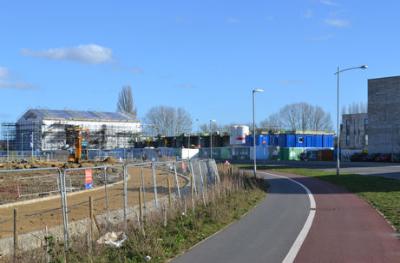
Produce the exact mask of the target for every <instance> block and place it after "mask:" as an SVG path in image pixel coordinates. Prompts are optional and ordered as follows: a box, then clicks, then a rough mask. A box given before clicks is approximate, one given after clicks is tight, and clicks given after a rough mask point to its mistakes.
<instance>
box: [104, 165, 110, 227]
mask: <svg viewBox="0 0 400 263" xmlns="http://www.w3.org/2000/svg"><path fill="white" fill-rule="evenodd" d="M104 199H105V205H106V214H107V230H108V229H109V228H110V210H109V209H108V189H107V166H105V167H104Z"/></svg>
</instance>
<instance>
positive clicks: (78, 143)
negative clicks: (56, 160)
mask: <svg viewBox="0 0 400 263" xmlns="http://www.w3.org/2000/svg"><path fill="white" fill-rule="evenodd" d="M66 130H67V134H69V136H70V138H69V141H73V142H74V146H75V147H74V152H73V153H71V154H70V155H69V156H68V162H74V163H80V161H81V160H82V149H83V147H82V145H83V135H82V132H83V131H87V129H83V128H81V127H80V126H70V127H67V128H66ZM85 157H86V159H87V157H88V156H87V153H86V154H85Z"/></svg>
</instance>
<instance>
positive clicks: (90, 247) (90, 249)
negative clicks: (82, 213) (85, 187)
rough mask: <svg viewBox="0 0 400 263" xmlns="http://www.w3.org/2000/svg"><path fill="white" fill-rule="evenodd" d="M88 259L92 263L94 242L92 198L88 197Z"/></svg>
mask: <svg viewBox="0 0 400 263" xmlns="http://www.w3.org/2000/svg"><path fill="white" fill-rule="evenodd" d="M89 224H90V226H89V231H90V233H89V242H88V243H89V257H90V261H92V253H93V240H94V233H93V201H92V196H89Z"/></svg>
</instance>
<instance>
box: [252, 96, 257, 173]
mask: <svg viewBox="0 0 400 263" xmlns="http://www.w3.org/2000/svg"><path fill="white" fill-rule="evenodd" d="M252 93H253V94H252V95H253V161H254V167H253V171H254V177H256V176H257V154H256V124H255V116H254V115H255V110H254V94H255V91H254V90H253V92H252Z"/></svg>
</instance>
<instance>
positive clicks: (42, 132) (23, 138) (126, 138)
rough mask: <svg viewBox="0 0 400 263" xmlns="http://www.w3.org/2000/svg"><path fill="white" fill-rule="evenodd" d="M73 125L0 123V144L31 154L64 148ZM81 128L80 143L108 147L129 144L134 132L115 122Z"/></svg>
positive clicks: (4, 148)
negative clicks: (81, 141)
mask: <svg viewBox="0 0 400 263" xmlns="http://www.w3.org/2000/svg"><path fill="white" fill-rule="evenodd" d="M74 126H76V125H72V124H68V123H65V122H64V123H63V122H53V123H51V124H50V125H49V124H43V123H35V122H30V123H2V124H1V142H2V143H1V144H0V147H1V149H0V150H2V151H6V152H8V153H7V155H10V154H11V152H14V153H15V152H17V153H18V154H22V153H28V152H29V153H30V154H33V155H35V153H36V154H39V153H40V152H45V151H56V150H68V149H71V148H73V147H74V145H75V139H76V138H75V136H74V134H73V133H72V132H71V130H72V129H71V128H72V127H74ZM80 127H81V128H82V130H83V132H82V137H83V144H84V147H85V148H87V149H101V150H111V149H116V148H129V147H133V146H134V144H135V142H137V138H138V137H139V133H138V132H133V131H129V130H127V128H126V126H123V125H118V124H116V123H110V124H101V125H97V126H96V125H94V124H92V125H91V126H90V127H85V125H81V126H80Z"/></svg>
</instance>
